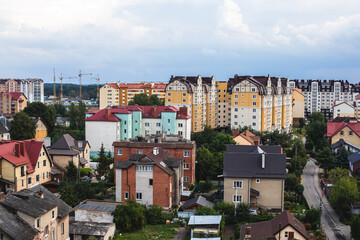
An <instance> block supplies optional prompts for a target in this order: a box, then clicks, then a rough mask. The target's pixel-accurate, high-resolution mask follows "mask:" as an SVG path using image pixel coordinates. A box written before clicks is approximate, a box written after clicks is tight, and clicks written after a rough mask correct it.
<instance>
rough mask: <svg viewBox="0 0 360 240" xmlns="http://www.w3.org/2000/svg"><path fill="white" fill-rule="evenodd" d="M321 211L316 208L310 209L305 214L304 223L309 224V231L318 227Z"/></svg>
mask: <svg viewBox="0 0 360 240" xmlns="http://www.w3.org/2000/svg"><path fill="white" fill-rule="evenodd" d="M320 217H321V210H320V209H318V208H311V209H309V210H307V211H306V212H305V217H304V221H305V223H310V226H311V229H313V230H316V229H318V227H319V226H320Z"/></svg>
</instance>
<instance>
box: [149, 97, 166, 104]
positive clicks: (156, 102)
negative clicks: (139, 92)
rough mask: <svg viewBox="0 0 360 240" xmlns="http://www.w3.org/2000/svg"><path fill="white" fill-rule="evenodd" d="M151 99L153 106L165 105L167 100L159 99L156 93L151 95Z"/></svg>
mask: <svg viewBox="0 0 360 240" xmlns="http://www.w3.org/2000/svg"><path fill="white" fill-rule="evenodd" d="M149 100H150V102H151V105H153V106H154V105H156V106H164V105H165V101H164V100H161V99H159V98H158V96H157V95H154V94H153V95H151V96H150V97H149Z"/></svg>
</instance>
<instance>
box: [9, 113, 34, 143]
mask: <svg viewBox="0 0 360 240" xmlns="http://www.w3.org/2000/svg"><path fill="white" fill-rule="evenodd" d="M9 132H10V137H11V139H12V140H26V139H31V138H34V137H35V122H34V121H33V120H32V119H30V118H29V115H27V114H26V113H25V112H23V111H22V112H18V113H16V114H15V115H14V119H13V120H12V121H11V125H10V130H9Z"/></svg>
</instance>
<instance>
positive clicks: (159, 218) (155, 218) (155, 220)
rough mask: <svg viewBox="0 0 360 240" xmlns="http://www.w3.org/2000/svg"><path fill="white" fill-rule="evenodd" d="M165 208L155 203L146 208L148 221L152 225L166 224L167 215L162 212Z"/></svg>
mask: <svg viewBox="0 0 360 240" xmlns="http://www.w3.org/2000/svg"><path fill="white" fill-rule="evenodd" d="M162 211H163V208H162V207H160V206H157V205H153V206H151V207H150V208H148V209H147V210H146V223H147V224H150V225H156V224H164V223H165V216H164V214H163V213H162Z"/></svg>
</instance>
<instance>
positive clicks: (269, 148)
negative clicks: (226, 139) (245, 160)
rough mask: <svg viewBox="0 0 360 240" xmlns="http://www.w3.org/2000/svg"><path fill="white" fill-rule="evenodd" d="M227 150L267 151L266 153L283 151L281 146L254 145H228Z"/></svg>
mask: <svg viewBox="0 0 360 240" xmlns="http://www.w3.org/2000/svg"><path fill="white" fill-rule="evenodd" d="M226 152H244V153H245V152H249V153H250V152H254V153H256V152H258V153H260V152H265V153H281V146H279V145H272V146H267V145H264V146H252V145H230V144H229V145H226Z"/></svg>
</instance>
